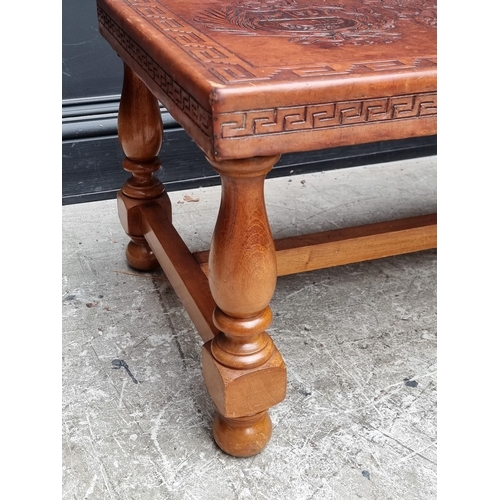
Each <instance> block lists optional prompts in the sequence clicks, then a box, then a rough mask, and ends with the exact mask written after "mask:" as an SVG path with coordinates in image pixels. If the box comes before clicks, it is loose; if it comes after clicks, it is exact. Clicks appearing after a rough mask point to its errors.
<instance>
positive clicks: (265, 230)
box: [202, 156, 286, 456]
mask: <svg viewBox="0 0 500 500" xmlns="http://www.w3.org/2000/svg"><path fill="white" fill-rule="evenodd" d="M278 159H279V156H273V157H265V158H251V159H246V160H226V161H217V160H213V159H209V161H210V163H211V164H212V166H213V167H214V168H215V170H216V171H217V172H218V173H219V174H220V176H221V181H222V198H221V206H220V211H219V216H218V219H217V223H216V226H215V230H214V235H213V240H212V245H211V249H210V256H209V265H208V269H209V271H208V278H209V284H210V290H211V293H212V295H213V298H214V300H215V303H216V304H217V307H216V308H215V311H214V316H213V319H214V324H215V326H216V327H217V328H218V329H219V330H220V333H218V334H217V335H216V336H215V338H214V339H213V340H211V341H210V342H207V343H206V344H205V346H204V349H203V356H202V360H203V361H202V363H203V375H204V378H205V382H206V385H207V388H208V391H209V393H210V395H211V397H212V399H213V401H214V404H215V406H216V409H217V415H216V417H215V421H214V426H213V430H214V438H215V440H216V442H217V444H218V445H219V446H220V447H221V448H222V449H223V450H224V451H225V452H227V453H229V454H230V455H234V456H252V455H255V454H257V453H259V452H260V451H261V450H262V449H263V448H264V447H265V446H266V444H267V443H268V441H269V439H270V437H271V430H272V427H271V421H270V418H269V415H268V412H267V410H268V409H269V408H270V407H271V406H273V405H275V404H277V403H279V402H280V401H281V400H282V399H283V398H284V397H285V390H286V368H285V364H284V362H283V359H282V357H281V355H280V353H279V352H278V350H277V349H276V347H275V345H274V343H273V341H272V339H271V337H270V336H269V335H268V334H267V333H266V332H265V330H266V328H268V327H269V325H270V324H271V321H272V313H271V309H270V307H269V303H270V301H271V298H272V296H273V294H274V289H275V285H276V252H275V248H274V242H273V238H272V234H271V230H270V227H269V223H268V219H267V213H266V208H265V201H264V179H265V176H266V174H267V172H269V170H271V168H272V166H273V165H274V164H275V163H276V162H277V161H278Z"/></svg>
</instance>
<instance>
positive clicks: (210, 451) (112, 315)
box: [62, 157, 437, 500]
mask: <svg viewBox="0 0 500 500" xmlns="http://www.w3.org/2000/svg"><path fill="white" fill-rule="evenodd" d="M171 198H172V202H173V207H174V221H175V225H176V227H177V228H178V230H179V232H180V233H181V235H182V236H183V237H184V238H185V240H186V242H187V244H188V246H189V247H190V248H191V249H192V250H193V251H195V250H202V249H206V248H208V246H209V242H210V235H211V231H212V228H213V225H214V222H215V218H216V215H217V209H218V203H219V188H218V187H214V188H208V189H200V190H194V191H187V192H175V193H172V194H171ZM266 199H267V205H268V213H269V219H270V221H271V226H272V229H273V233H274V235H275V236H277V237H284V236H288V235H294V234H300V233H306V232H314V231H318V230H323V229H331V228H337V227H346V226H350V225H357V224H364V223H369V222H377V221H381V220H386V219H389V218H399V217H407V216H412V215H420V214H424V213H431V212H435V211H436V158H435V157H431V158H422V159H418V160H409V161H403V162H396V163H390V164H381V165H373V166H369V167H359V168H353V169H346V170H341V171H331V172H324V173H318V174H308V175H302V176H294V177H290V178H281V179H273V180H269V181H267V184H266ZM127 242H128V238H127V236H126V235H125V234H124V233H123V231H122V228H121V226H120V223H119V221H118V218H117V215H116V203H115V202H114V201H106V202H97V203H88V204H84V205H73V206H67V207H63V280H62V289H63V297H62V300H63V340H62V342H63V346H62V351H63V361H62V374H63V380H62V393H63V402H62V405H63V407H62V417H63V423H62V442H63V449H62V460H63V482H62V484H63V487H62V489H63V499H68V500H69V499H71V500H73V499H75V500H83V499H89V500H91V499H103V500H104V499H113V500H115V499H127V500H160V499H168V500H170V499H172V500H177V499H178V500H181V499H185V500H188V499H196V500H198V499H214V500H218V499H221V500H233V499H235V500H236V499H286V500H288V499H290V500H302V499H304V500H305V499H328V500H332V499H335V500H351V499H352V500H355V499H360V498H361V499H365V500H396V499H397V500H417V499H418V500H433V499H435V498H436V490H437V486H436V485H437V470H436V469H437V466H436V439H437V437H436V411H437V410H436V407H437V403H436V386H437V380H436V379H437V376H436V353H437V348H436V347H437V332H436V251H426V252H419V253H415V254H411V255H402V256H397V257H392V258H387V259H380V260H375V261H371V262H364V263H359V264H352V265H348V266H343V267H337V268H331V269H327V270H319V271H313V272H310V273H303V274H298V275H294V276H287V277H281V278H279V279H278V284H277V290H276V294H275V297H274V299H273V301H272V304H271V306H272V308H273V311H274V322H273V324H272V327H271V329H270V334H271V335H272V337H273V339H274V341H275V343H276V345H277V347H278V348H279V349H280V351H281V353H282V355H283V357H284V359H285V362H286V364H287V368H288V387H287V397H286V399H285V401H284V402H282V403H281V404H279V405H278V406H276V407H274V408H272V409H271V410H270V415H271V419H272V421H273V424H274V432H273V437H272V440H271V442H270V444H269V445H268V447H267V448H266V449H265V450H264V451H263V452H262V453H261V454H259V455H258V456H256V457H253V458H249V459H236V458H232V457H229V456H227V455H225V454H224V453H223V452H222V451H220V450H219V449H218V448H217V446H216V445H215V444H214V443H213V441H212V437H211V424H212V416H213V406H212V403H211V401H210V398H209V396H208V394H207V392H206V390H205V387H204V384H203V379H202V375H201V368H200V353H201V345H202V342H201V340H200V338H199V337H198V335H197V333H196V331H195V329H194V327H193V325H192V323H191V321H190V319H189V317H188V316H187V315H186V313H185V311H184V310H183V308H182V307H181V305H180V303H179V301H178V299H177V297H176V296H175V293H174V292H173V290H172V288H171V287H170V285H169V283H168V281H167V280H166V278H165V276H164V275H163V273H162V272H161V271H158V272H154V273H143V274H140V273H137V272H135V271H134V270H132V269H131V268H129V267H128V266H127V264H126V262H125V258H124V248H125V246H126V244H127ZM117 358H119V359H123V360H125V361H126V362H127V364H128V366H129V368H130V372H131V374H132V375H133V377H135V379H136V380H137V382H138V383H134V382H133V380H132V378H131V376H130V375H129V374H127V372H126V371H125V370H124V369H123V368H120V369H113V367H112V364H111V362H112V360H114V359H117Z"/></svg>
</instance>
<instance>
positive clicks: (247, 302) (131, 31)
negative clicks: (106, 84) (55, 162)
mask: <svg viewBox="0 0 500 500" xmlns="http://www.w3.org/2000/svg"><path fill="white" fill-rule="evenodd" d="M97 6H98V16H99V27H100V31H101V33H102V35H103V36H104V37H105V38H106V40H107V41H108V42H109V43H110V44H111V46H112V47H113V49H114V50H115V51H116V52H117V53H118V55H119V56H120V57H121V58H122V60H123V62H124V68H125V70H124V83H123V92H122V100H121V104H120V111H119V115H118V136H119V140H120V143H121V146H122V148H123V151H124V153H125V156H126V157H125V159H124V161H123V166H124V168H125V170H127V171H128V172H130V173H131V177H130V178H129V179H128V180H127V182H126V183H125V185H124V186H123V188H122V190H121V192H120V193H119V194H118V205H119V217H120V220H121V222H122V224H123V227H124V228H125V231H126V232H127V234H128V235H129V236H130V238H131V242H130V243H129V245H128V247H127V260H128V262H129V264H130V265H131V266H133V267H134V268H136V269H139V270H151V269H154V268H155V267H157V266H158V265H161V267H162V268H163V270H164V272H165V273H166V275H167V277H168V278H169V280H170V282H171V284H172V286H173V287H174V289H175V290H176V292H177V294H178V296H179V298H180V300H181V301H182V303H183V304H184V306H185V308H186V310H187V311H188V313H189V315H190V317H191V318H192V320H193V322H194V324H195V325H196V327H197V329H198V331H199V333H200V335H201V337H202V339H203V341H204V342H205V344H204V347H203V354H202V364H203V376H204V379H205V383H206V386H207V388H208V391H209V393H210V395H211V397H212V399H213V402H214V404H215V407H216V410H217V412H216V417H215V420H214V426H213V431H214V438H215V440H216V442H217V444H218V445H219V446H220V447H221V448H222V449H223V450H224V451H226V452H227V453H229V454H231V455H234V456H251V455H254V454H256V453H258V452H259V451H261V450H262V449H263V448H264V446H265V445H266V444H267V443H268V441H269V439H270V437H271V421H270V419H269V415H268V409H269V408H270V407H271V406H273V405H275V404H277V403H278V402H280V401H281V400H282V399H283V398H284V397H285V387H286V369H285V364H284V362H283V359H282V357H281V355H280V353H279V352H278V350H277V349H276V347H275V345H274V343H273V341H272V339H271V338H270V337H269V335H268V334H267V333H266V329H267V328H268V327H269V325H270V324H271V321H272V313H271V310H270V308H269V302H270V300H271V298H272V296H273V293H274V289H275V284H276V277H277V276H279V275H284V274H292V273H296V272H301V271H306V270H311V269H320V268H324V267H329V266H332V265H340V264H346V263H349V262H358V261H361V260H367V259H374V258H380V257H386V256H389V255H396V254H400V253H406V252H413V251H418V250H424V249H429V248H434V247H435V246H436V215H435V214H428V215H424V216H422V217H414V218H410V219H404V220H398V221H391V222H386V223H377V224H370V225H367V226H362V227H356V228H349V229H343V230H337V231H330V232H327V233H316V234H312V235H308V236H303V237H295V238H287V239H284V240H278V241H273V238H272V235H271V230H270V227H269V222H268V219H267V215H266V207H265V201H264V179H265V177H266V174H267V173H268V172H269V171H270V170H271V169H272V167H273V165H274V164H275V163H276V162H277V161H278V159H279V158H280V154H282V153H289V152H297V151H310V150H315V149H321V148H326V147H332V146H347V145H353V144H361V143H368V142H373V141H381V140H390V139H402V138H410V137H417V136H425V135H432V134H435V133H436V119H437V107H436V69H437V68H436V5H435V0H312V1H309V0H234V1H230V2H222V1H220V0H211V1H207V0H194V1H193V0H189V1H186V0H97ZM158 100H159V101H161V102H162V103H163V104H164V105H165V107H166V108H167V109H168V110H169V112H170V113H171V115H172V116H173V117H174V118H175V119H176V120H177V121H178V122H179V123H180V124H181V125H182V126H183V127H184V129H185V130H186V132H187V133H188V134H189V135H190V136H191V137H192V139H193V140H194V141H195V142H196V144H197V145H198V146H199V147H200V148H201V149H202V150H203V152H204V153H205V155H206V157H207V159H208V161H209V162H210V163H211V164H212V166H213V167H214V169H215V170H216V171H217V172H218V173H219V174H220V176H221V182H222V198H221V205H220V212H219V216H218V219H217V223H216V226H215V229H214V233H213V239H212V244H211V248H210V252H200V253H196V254H192V253H191V252H190V251H189V250H188V248H187V247H186V245H185V244H184V242H183V241H182V239H181V238H180V236H179V234H178V233H177V231H176V230H175V229H174V227H173V225H172V217H171V204H170V200H169V198H168V195H167V194H166V193H165V190H164V187H163V185H162V184H161V182H160V181H158V179H157V178H156V177H155V176H154V172H155V171H156V170H158V168H160V160H159V158H158V157H157V155H158V152H159V150H160V146H161V141H162V135H163V130H162V121H161V117H160V111H159V106H158ZM167 168H168V166H167Z"/></svg>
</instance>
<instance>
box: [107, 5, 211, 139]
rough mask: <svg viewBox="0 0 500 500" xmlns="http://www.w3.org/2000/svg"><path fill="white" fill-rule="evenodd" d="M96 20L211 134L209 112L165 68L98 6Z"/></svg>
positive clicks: (192, 118) (202, 129)
mask: <svg viewBox="0 0 500 500" xmlns="http://www.w3.org/2000/svg"><path fill="white" fill-rule="evenodd" d="M97 15H98V20H99V23H100V24H101V26H102V27H103V29H105V30H106V31H107V32H108V33H109V34H110V35H112V36H113V37H114V38H115V40H116V41H117V42H118V43H119V44H120V45H121V46H122V47H123V48H124V49H125V51H126V52H127V53H128V54H129V55H131V56H132V57H133V59H134V60H135V61H136V62H137V63H138V64H139V65H140V66H141V67H142V68H143V69H144V70H145V71H146V72H147V74H148V75H149V76H150V77H151V78H152V79H153V80H154V82H155V83H156V85H157V86H158V87H159V88H160V89H161V90H162V91H163V92H164V93H165V94H166V95H167V97H168V98H169V99H170V100H171V101H172V102H173V103H174V104H175V106H177V107H178V108H179V109H180V110H181V111H182V112H183V113H184V114H185V115H187V116H188V117H189V118H190V119H191V120H192V121H193V122H194V124H195V125H197V126H198V128H199V129H200V130H201V131H202V132H203V133H204V134H205V135H207V136H210V135H211V114H210V112H209V111H207V110H206V109H205V108H204V107H203V106H202V105H201V104H200V103H199V102H198V101H197V100H196V99H195V98H194V97H193V96H192V95H190V94H188V93H187V92H186V91H185V90H184V89H183V88H182V87H181V86H180V85H179V84H178V83H177V82H176V81H175V80H174V79H173V78H172V77H171V76H169V75H168V74H167V73H166V72H165V70H164V69H163V68H162V67H161V66H160V65H159V64H158V63H157V62H156V61H155V60H153V58H152V57H151V56H150V55H148V54H147V53H146V52H145V51H144V49H142V48H141V47H140V46H139V45H138V44H137V43H136V42H135V41H134V40H133V39H132V38H131V37H130V36H128V35H127V34H126V33H125V32H124V31H123V30H122V29H121V28H120V27H119V26H118V25H117V24H116V23H115V22H114V21H113V20H112V19H111V17H109V16H108V14H107V13H106V12H104V11H103V10H102V9H101V8H100V7H98V9H97Z"/></svg>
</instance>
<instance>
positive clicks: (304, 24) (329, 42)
mask: <svg viewBox="0 0 500 500" xmlns="http://www.w3.org/2000/svg"><path fill="white" fill-rule="evenodd" d="M436 17H437V15H436V8H435V6H434V5H432V4H428V3H427V2H426V1H425V0H366V1H365V2H364V3H363V5H362V6H359V5H349V4H345V5H325V4H324V3H320V2H316V3H315V2H308V3H299V2H297V1H296V0H252V1H248V0H237V1H233V2H231V3H230V4H228V5H224V6H222V7H218V8H207V9H206V10H205V11H204V12H203V13H201V14H200V15H199V16H197V17H195V18H194V21H195V22H196V23H198V24H201V25H203V26H204V27H205V28H207V29H209V30H211V31H220V32H224V33H233V34H236V35H240V36H256V35H257V32H261V33H263V34H264V35H266V36H272V37H285V38H288V39H289V41H290V42H296V43H300V44H319V45H321V46H322V47H325V48H326V47H328V46H342V45H345V44H351V45H373V44H386V43H392V42H393V41H394V40H398V39H399V38H401V33H400V32H399V31H398V27H397V24H398V22H397V21H398V20H399V19H411V20H413V21H415V22H417V23H419V24H424V25H426V26H436Z"/></svg>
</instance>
